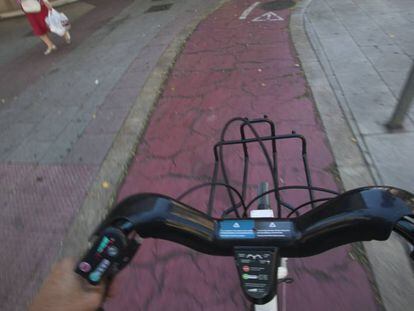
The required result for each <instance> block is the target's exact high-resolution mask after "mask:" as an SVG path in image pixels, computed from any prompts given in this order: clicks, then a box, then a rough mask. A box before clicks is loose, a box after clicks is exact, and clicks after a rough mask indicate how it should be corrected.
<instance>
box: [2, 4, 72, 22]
mask: <svg viewBox="0 0 414 311" xmlns="http://www.w3.org/2000/svg"><path fill="white" fill-rule="evenodd" d="M77 1H79V0H56V1H53V2H52V3H53V7H54V8H55V7H56V8H57V7H60V6H62V5H65V4H70V3H73V2H77ZM23 15H24V12H23V11H22V10H16V11H12V12H6V13H0V21H1V20H4V19H8V18H13V17H18V16H23Z"/></svg>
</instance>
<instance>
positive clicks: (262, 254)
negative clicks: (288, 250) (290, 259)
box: [235, 247, 280, 304]
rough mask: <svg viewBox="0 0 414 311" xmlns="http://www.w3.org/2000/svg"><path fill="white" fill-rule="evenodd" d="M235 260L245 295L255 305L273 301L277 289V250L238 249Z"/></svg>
mask: <svg viewBox="0 0 414 311" xmlns="http://www.w3.org/2000/svg"><path fill="white" fill-rule="evenodd" d="M235 260H236V266H237V271H238V273H239V276H240V281H241V285H242V288H243V290H244V293H245V294H246V296H247V297H248V298H249V299H250V300H251V301H252V302H254V303H255V304H265V303H267V302H269V301H270V300H272V298H273V297H274V296H275V294H276V289H277V284H276V281H277V275H276V274H277V267H278V266H279V262H280V258H279V256H278V249H277V248H260V247H258V248H255V247H247V248H245V247H236V248H235Z"/></svg>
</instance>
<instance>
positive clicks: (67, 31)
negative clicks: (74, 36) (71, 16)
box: [63, 30, 70, 44]
mask: <svg viewBox="0 0 414 311" xmlns="http://www.w3.org/2000/svg"><path fill="white" fill-rule="evenodd" d="M63 38H64V39H65V41H66V43H67V44H69V43H70V33H69V30H66V32H65V34H64V35H63Z"/></svg>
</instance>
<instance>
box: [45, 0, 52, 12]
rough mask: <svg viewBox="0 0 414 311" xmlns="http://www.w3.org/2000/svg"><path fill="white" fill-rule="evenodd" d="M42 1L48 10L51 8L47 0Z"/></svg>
mask: <svg viewBox="0 0 414 311" xmlns="http://www.w3.org/2000/svg"><path fill="white" fill-rule="evenodd" d="M42 1H43V3H44V4H45V6H46V7H47V8H48V9H49V10H51V9H52V8H53V7H52V4H51V3H50V2H49V1H48V0H42Z"/></svg>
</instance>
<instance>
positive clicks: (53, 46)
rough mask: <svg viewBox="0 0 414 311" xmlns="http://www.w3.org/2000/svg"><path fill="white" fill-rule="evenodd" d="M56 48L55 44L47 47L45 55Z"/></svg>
mask: <svg viewBox="0 0 414 311" xmlns="http://www.w3.org/2000/svg"><path fill="white" fill-rule="evenodd" d="M55 50H57V47H56V45H52V47H50V48H47V50H46V51H45V52H44V54H45V55H49V54H50V53H52V51H55Z"/></svg>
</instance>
